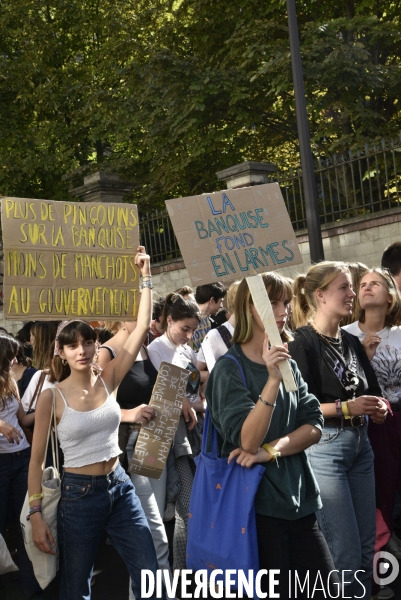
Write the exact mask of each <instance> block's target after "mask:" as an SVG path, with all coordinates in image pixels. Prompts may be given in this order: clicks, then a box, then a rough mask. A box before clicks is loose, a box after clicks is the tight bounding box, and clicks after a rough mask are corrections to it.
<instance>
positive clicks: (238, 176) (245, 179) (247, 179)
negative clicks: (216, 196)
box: [216, 160, 277, 189]
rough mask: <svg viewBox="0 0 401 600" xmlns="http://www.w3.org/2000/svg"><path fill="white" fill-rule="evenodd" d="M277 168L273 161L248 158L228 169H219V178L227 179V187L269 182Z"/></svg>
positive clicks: (233, 187) (232, 187)
mask: <svg viewBox="0 0 401 600" xmlns="http://www.w3.org/2000/svg"><path fill="white" fill-rule="evenodd" d="M276 170H277V166H276V165H275V164H273V163H262V162H254V161H252V160H247V161H246V162H243V163H240V164H239V165H235V166H233V167H229V168H228V169H223V170H222V171H217V173H216V175H217V179H219V180H220V181H225V182H226V184H227V189H235V188H243V187H249V186H251V185H261V184H263V183H269V181H268V179H269V176H271V175H272V173H274V172H275V171H276Z"/></svg>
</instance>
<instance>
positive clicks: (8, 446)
mask: <svg viewBox="0 0 401 600" xmlns="http://www.w3.org/2000/svg"><path fill="white" fill-rule="evenodd" d="M18 344H19V342H17V340H15V339H14V338H13V337H12V336H10V335H7V334H5V333H2V332H0V534H1V535H2V536H3V537H4V535H5V531H6V525H7V522H8V525H9V529H10V533H12V534H13V542H14V541H15V545H14V546H13V548H17V553H16V555H15V562H16V563H17V566H18V568H19V572H18V580H19V584H20V587H21V590H22V592H23V594H24V597H25V598H37V599H38V600H39V599H41V598H43V599H44V598H45V596H44V595H43V594H42V591H41V588H40V586H39V584H38V582H37V581H36V578H35V575H34V573H33V568H32V563H31V561H30V560H29V558H28V556H27V553H26V550H25V544H24V540H23V538H22V531H21V527H20V524H19V523H20V514H21V510H22V507H23V504H24V500H25V496H26V488H27V485H28V466H29V458H30V456H31V448H30V445H29V443H28V440H27V439H26V437H25V434H24V431H23V429H22V427H21V425H22V426H24V427H29V426H30V425H31V423H32V415H25V411H24V409H23V408H22V406H21V402H20V400H19V394H18V387H17V384H16V382H15V380H14V378H13V376H12V371H11V370H12V367H13V365H14V364H15V362H16V360H17V358H16V357H17V352H18ZM7 519H8V521H7ZM2 587H4V586H2V583H1V576H0V596H1V597H2V598H3V595H2Z"/></svg>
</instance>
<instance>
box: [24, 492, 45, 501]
mask: <svg viewBox="0 0 401 600" xmlns="http://www.w3.org/2000/svg"><path fill="white" fill-rule="evenodd" d="M42 498H44V493H43V492H41V493H40V494H32V496H29V500H28V502H29V503H31V502H33V501H34V500H42Z"/></svg>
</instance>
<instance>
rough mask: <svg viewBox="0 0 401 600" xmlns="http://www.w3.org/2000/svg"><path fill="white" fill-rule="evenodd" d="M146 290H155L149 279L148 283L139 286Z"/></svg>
mask: <svg viewBox="0 0 401 600" xmlns="http://www.w3.org/2000/svg"><path fill="white" fill-rule="evenodd" d="M144 288H149V289H150V290H153V283H152V279H147V280H146V281H142V283H141V285H140V286H139V289H140V290H143V289H144Z"/></svg>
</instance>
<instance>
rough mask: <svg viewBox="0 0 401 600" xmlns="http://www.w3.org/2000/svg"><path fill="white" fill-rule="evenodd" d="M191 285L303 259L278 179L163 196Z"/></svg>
mask: <svg viewBox="0 0 401 600" xmlns="http://www.w3.org/2000/svg"><path fill="white" fill-rule="evenodd" d="M166 206H167V210H168V213H169V216H170V219H171V222H172V224H173V228H174V233H175V235H176V237H177V240H178V243H179V246H180V249H181V253H182V256H183V258H184V262H185V266H186V268H187V271H188V274H189V277H190V279H191V281H192V283H193V285H195V286H197V285H204V284H206V283H211V282H213V281H233V280H235V279H240V278H242V277H244V276H247V275H256V274H257V273H264V272H266V271H273V270H275V269H279V268H282V267H286V266H290V265H298V264H302V263H303V259H302V256H301V253H300V251H299V248H298V245H297V242H296V238H295V234H294V230H293V228H292V225H291V221H290V218H289V216H288V213H287V210H286V207H285V204H284V199H283V196H282V194H281V191H280V187H279V185H278V183H268V184H265V185H257V186H254V187H248V188H240V189H235V190H225V191H221V192H214V193H213V194H202V195H200V196H190V197H188V198H178V199H175V200H167V201H166Z"/></svg>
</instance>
